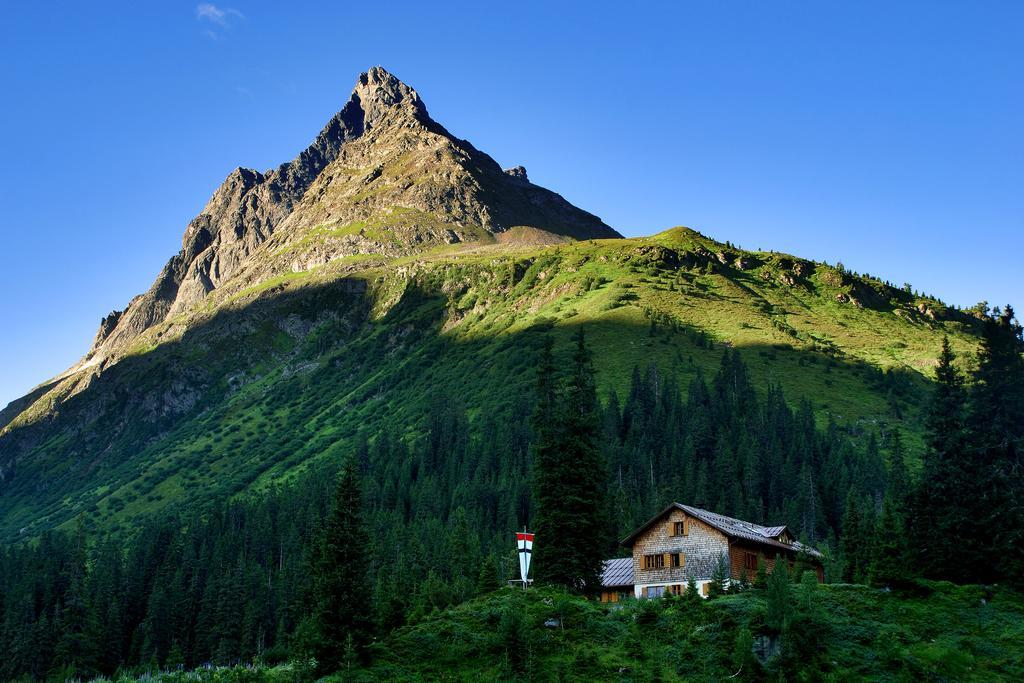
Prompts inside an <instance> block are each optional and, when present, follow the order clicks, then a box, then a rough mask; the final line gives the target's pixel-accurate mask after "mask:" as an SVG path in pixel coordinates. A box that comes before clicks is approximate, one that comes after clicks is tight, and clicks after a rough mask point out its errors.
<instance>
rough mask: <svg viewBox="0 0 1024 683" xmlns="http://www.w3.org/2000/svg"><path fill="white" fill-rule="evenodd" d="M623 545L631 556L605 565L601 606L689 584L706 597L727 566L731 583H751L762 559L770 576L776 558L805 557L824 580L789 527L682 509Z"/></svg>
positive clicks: (817, 556) (815, 557)
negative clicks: (720, 568)
mask: <svg viewBox="0 0 1024 683" xmlns="http://www.w3.org/2000/svg"><path fill="white" fill-rule="evenodd" d="M622 545H624V546H626V547H628V548H632V550H633V555H632V557H623V558H617V559H614V560H608V561H607V562H605V566H604V573H603V575H602V577H601V578H602V580H601V601H602V602H617V601H619V600H620V599H622V598H625V597H637V598H653V597H660V596H662V595H664V594H665V593H666V592H668V593H674V594H679V593H682V592H683V591H684V590H686V586H687V584H688V583H689V582H690V580H691V579H692V580H693V581H694V583H695V584H696V586H697V589H698V590H699V591H700V594H701V595H702V596H704V597H707V595H708V592H709V586H710V584H711V582H712V580H713V578H714V576H715V574H716V571H717V570H718V567H719V564H720V563H721V562H723V561H724V562H725V566H726V568H727V570H726V572H725V573H726V574H727V577H728V580H738V579H740V578H742V577H743V576H744V574H746V576H747V578H748V579H749V580H751V581H753V580H754V576H755V574H756V573H757V567H758V563H759V562H760V561H761V558H763V559H764V562H765V565H766V567H767V569H768V571H769V572H771V570H772V569H773V568H774V566H775V560H776V557H779V558H784V559H785V560H786V561H787V562H788V563H789V566H790V567H792V565H793V563H794V562H795V560H796V558H797V556H798V555H801V554H802V555H803V557H804V558H805V559H806V561H807V562H809V563H810V564H811V566H812V567H813V569H814V571H815V573H816V574H817V576H818V581H823V580H824V569H823V567H822V564H821V553H819V552H818V551H817V550H815V549H814V548H811V547H810V546H807V545H804V544H803V543H800V542H799V541H797V540H796V539H795V538H793V535H792V534H791V533H790V532H789V530H788V529H787V528H786V527H785V526H774V527H767V526H761V525H760V524H753V523H752V522H744V521H743V520H739V519H734V518H732V517H726V516H725V515H719V514H717V513H714V512H709V511H708V510H701V509H700V508H695V507H692V506H690V505H683V504H682V503H672V504H671V505H669V506H668V507H666V508H665V509H664V510H662V511H661V512H659V513H658V514H657V515H655V516H654V517H652V518H651V519H650V520H648V521H647V522H646V523H645V524H644V525H643V526H641V527H640V528H639V529H637V530H636V531H634V532H633V533H631V534H630V535H629V536H627V537H626V538H624V539H622Z"/></svg>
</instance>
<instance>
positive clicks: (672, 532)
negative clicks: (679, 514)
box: [667, 522, 679, 536]
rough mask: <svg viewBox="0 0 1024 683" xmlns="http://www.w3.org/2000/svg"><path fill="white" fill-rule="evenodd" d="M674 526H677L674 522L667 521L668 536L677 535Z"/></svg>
mask: <svg viewBox="0 0 1024 683" xmlns="http://www.w3.org/2000/svg"><path fill="white" fill-rule="evenodd" d="M676 526H677V523H676V522H669V523H668V525H667V527H668V535H669V536H678V535H679V534H678V533H676Z"/></svg>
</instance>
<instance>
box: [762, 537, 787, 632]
mask: <svg viewBox="0 0 1024 683" xmlns="http://www.w3.org/2000/svg"><path fill="white" fill-rule="evenodd" d="M789 595H790V585H789V571H788V569H787V567H786V559H785V558H784V557H782V556H778V555H777V556H776V557H775V564H774V565H772V570H771V572H770V573H769V574H768V594H767V596H766V600H767V603H768V605H767V607H768V612H767V614H765V618H764V625H765V626H766V627H767V628H768V629H769V630H770V631H773V632H774V633H782V631H784V630H785V628H786V626H787V625H788V624H789V619H790V616H791V615H792V612H793V606H792V605H791V604H790V599H789Z"/></svg>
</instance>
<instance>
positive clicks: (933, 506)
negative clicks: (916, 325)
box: [909, 337, 981, 579]
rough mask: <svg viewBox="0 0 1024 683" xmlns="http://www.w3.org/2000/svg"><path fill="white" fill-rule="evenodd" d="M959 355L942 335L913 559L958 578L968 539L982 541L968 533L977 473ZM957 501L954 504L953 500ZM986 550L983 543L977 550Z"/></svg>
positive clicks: (916, 505) (916, 504) (915, 513)
mask: <svg viewBox="0 0 1024 683" xmlns="http://www.w3.org/2000/svg"><path fill="white" fill-rule="evenodd" d="M955 360H956V355H955V354H954V353H953V349H952V347H951V346H950V343H949V338H948V337H946V338H943V340H942V349H941V352H940V353H939V362H938V366H937V367H936V369H935V389H934V392H933V394H932V398H931V402H930V404H929V406H928V413H927V415H926V416H925V430H926V434H925V441H926V444H927V449H926V451H925V454H924V463H923V466H922V468H921V476H920V478H919V480H918V483H917V486H916V487H915V488H914V493H913V496H912V500H911V510H912V515H911V517H910V520H909V521H910V524H909V526H910V535H911V537H912V538H913V539H914V542H913V544H912V545H911V562H912V565H913V567H914V570H915V571H916V572H917V573H919V574H921V575H923V576H927V577H930V578H938V579H959V578H962V572H961V571H960V568H961V565H960V563H959V558H960V557H961V554H960V549H961V548H962V547H963V546H962V544H963V543H967V544H969V545H974V544H978V543H979V542H980V540H981V539H979V538H966V537H965V532H967V533H975V534H976V533H979V532H981V529H979V528H974V529H972V530H970V531H968V529H967V527H968V526H970V525H973V524H974V519H975V518H974V517H972V516H971V515H974V514H977V511H976V510H971V509H970V508H972V507H973V506H974V505H975V503H976V501H974V500H973V496H974V491H973V489H974V487H975V478H974V476H972V472H971V470H972V469H973V467H972V466H971V462H970V460H969V454H968V453H967V452H966V450H965V449H966V441H965V431H964V412H965V410H966V399H967V394H966V390H965V388H964V378H963V376H962V375H961V374H960V371H959V370H957V368H956V365H955V364H954V363H955ZM954 501H955V504H951V503H953V502H954ZM979 551H981V548H980V547H976V548H974V549H973V552H979Z"/></svg>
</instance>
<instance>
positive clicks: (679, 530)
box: [672, 522, 686, 536]
mask: <svg viewBox="0 0 1024 683" xmlns="http://www.w3.org/2000/svg"><path fill="white" fill-rule="evenodd" d="M672 535H673V536H685V535H686V522H673V523H672Z"/></svg>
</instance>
